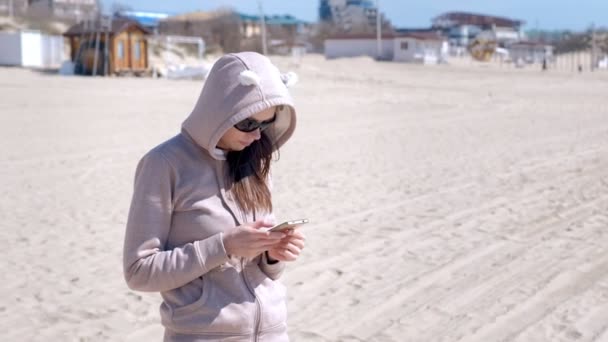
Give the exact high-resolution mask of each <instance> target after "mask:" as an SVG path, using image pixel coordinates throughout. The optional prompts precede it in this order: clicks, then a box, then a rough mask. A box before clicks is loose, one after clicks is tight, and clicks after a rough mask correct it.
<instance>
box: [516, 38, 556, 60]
mask: <svg viewBox="0 0 608 342" xmlns="http://www.w3.org/2000/svg"><path fill="white" fill-rule="evenodd" d="M553 50H554V47H553V46H551V45H547V44H545V43H539V42H528V41H523V42H517V43H513V44H510V45H509V46H508V47H507V51H509V58H510V59H511V60H512V61H514V62H516V63H527V64H534V63H543V61H546V62H547V63H549V62H553V61H554V58H555V56H554V53H553Z"/></svg>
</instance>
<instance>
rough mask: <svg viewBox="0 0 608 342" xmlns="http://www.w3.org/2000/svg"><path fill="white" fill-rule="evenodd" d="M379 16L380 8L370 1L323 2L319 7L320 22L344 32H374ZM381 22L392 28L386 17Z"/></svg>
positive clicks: (340, 0) (335, 0) (325, 0)
mask: <svg viewBox="0 0 608 342" xmlns="http://www.w3.org/2000/svg"><path fill="white" fill-rule="evenodd" d="M378 15H379V13H378V8H377V7H376V6H375V5H374V4H373V2H372V1H369V0H321V2H320V5H319V18H320V20H321V21H324V22H331V23H332V24H333V25H334V26H335V27H336V28H338V29H339V30H340V31H342V32H350V33H369V32H373V31H375V30H376V25H377V22H376V21H377V19H378ZM380 15H381V14H380ZM380 20H381V23H382V25H383V27H385V26H390V24H389V22H388V20H386V18H384V16H382V15H381V17H380Z"/></svg>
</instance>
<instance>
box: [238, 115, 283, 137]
mask: <svg viewBox="0 0 608 342" xmlns="http://www.w3.org/2000/svg"><path fill="white" fill-rule="evenodd" d="M276 120H277V113H274V116H273V117H272V118H271V119H268V120H266V121H261V122H260V121H257V120H255V119H252V118H247V119H245V120H243V121H239V122H238V123H237V124H236V125H234V128H236V129H238V130H239V131H241V132H243V133H249V132H253V131H255V130H256V129H258V128H259V129H260V131H263V130H265V129H266V128H268V126H270V125H272V124H273V123H274V122H275V121H276Z"/></svg>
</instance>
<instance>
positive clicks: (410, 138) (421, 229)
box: [0, 55, 608, 342]
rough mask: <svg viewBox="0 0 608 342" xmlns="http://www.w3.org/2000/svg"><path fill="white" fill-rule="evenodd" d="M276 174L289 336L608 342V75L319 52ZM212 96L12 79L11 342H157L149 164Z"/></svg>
mask: <svg viewBox="0 0 608 342" xmlns="http://www.w3.org/2000/svg"><path fill="white" fill-rule="evenodd" d="M275 61H276V63H277V65H279V66H280V68H281V69H282V70H284V71H287V70H288V69H291V70H294V71H296V72H297V73H298V74H299V76H300V83H299V84H298V85H297V86H296V87H295V88H293V96H294V98H295V100H296V103H297V105H298V115H299V116H298V128H297V130H296V134H295V135H294V137H293V139H292V140H291V141H290V142H289V143H288V144H287V145H286V146H285V147H284V148H283V149H282V150H281V154H280V160H279V161H278V162H276V163H275V165H274V169H273V170H274V171H273V173H274V179H275V186H274V203H275V207H276V216H277V218H278V219H279V220H283V219H295V218H303V217H307V218H309V219H310V221H311V223H310V224H308V225H307V226H305V227H304V228H303V229H305V232H306V234H307V238H308V240H307V242H308V245H307V248H306V249H305V251H304V252H303V255H302V256H301V258H300V260H299V261H297V262H296V263H293V264H291V265H289V267H288V269H287V271H286V274H285V276H284V278H283V280H282V281H283V282H284V283H285V284H286V285H287V288H288V311H289V331H290V337H291V339H292V340H293V341H298V342H301V341H306V342H309V341H310V342H316V341H348V342H351V341H366V342H367V341H395V342H396V341H480V342H486V341H518V342H524V341H551V342H554V341H575V340H576V341H608V320H607V319H606V318H607V317H608V248H607V247H606V246H608V95H607V92H606V91H607V89H608V73H607V72H603V73H602V72H598V73H594V74H591V73H583V74H575V73H566V72H561V73H542V72H541V71H540V69H534V70H532V69H524V70H515V69H509V68H498V67H484V66H481V65H473V64H471V65H458V66H445V65H443V66H427V67H424V66H416V65H407V64H397V63H376V62H374V61H372V60H370V59H367V58H356V59H346V60H331V61H326V60H325V59H324V58H323V57H321V56H314V55H311V56H306V57H305V58H304V59H303V61H302V63H301V65H300V66H297V67H296V66H294V65H290V62H291V60H290V59H288V58H275ZM201 87H202V82H201V81H169V80H162V79H148V78H105V79H104V78H87V77H61V76H56V75H50V74H44V73H40V72H35V71H29V70H22V69H16V68H0V137H1V139H2V140H1V141H2V144H0V156H1V158H0V165H1V167H0V191H1V196H0V211H1V213H2V220H1V221H0V222H1V223H0V238H1V241H2V242H3V248H1V249H0V256H1V259H2V265H3V266H2V270H3V272H2V275H1V276H0V277H1V278H0V289H1V290H2V292H3V293H4V295H3V296H2V297H1V299H0V331H2V332H3V333H2V336H3V337H2V338H1V339H2V340H3V341H152V342H153V341H161V338H162V327H161V326H160V323H159V314H158V306H159V304H160V296H159V295H158V294H155V293H136V292H132V291H130V290H129V289H128V288H127V286H126V284H125V282H124V280H123V276H122V264H121V262H122V259H121V258H122V244H123V236H124V226H125V222H126V217H127V211H128V206H129V201H130V196H131V191H132V185H133V175H134V171H135V166H136V164H137V161H138V160H139V158H140V157H141V156H142V155H143V154H144V153H145V152H146V151H147V150H149V149H150V148H152V147H154V146H155V145H157V144H158V143H160V142H162V141H164V140H165V139H167V138H170V137H172V136H173V135H175V134H176V133H178V132H179V127H180V124H181V122H182V120H183V119H184V118H185V117H186V116H187V115H188V114H189V112H190V110H191V109H192V108H193V106H194V104H195V101H196V99H197V98H198V95H199V92H200V89H201Z"/></svg>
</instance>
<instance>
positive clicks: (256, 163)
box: [226, 132, 273, 215]
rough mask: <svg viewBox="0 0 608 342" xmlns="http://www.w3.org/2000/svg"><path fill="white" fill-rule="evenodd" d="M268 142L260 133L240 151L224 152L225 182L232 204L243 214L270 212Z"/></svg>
mask: <svg viewBox="0 0 608 342" xmlns="http://www.w3.org/2000/svg"><path fill="white" fill-rule="evenodd" d="M272 149H273V146H272V141H271V140H270V138H269V137H268V136H267V135H266V134H265V133H264V132H262V133H261V136H260V139H259V140H257V141H254V142H253V143H252V144H251V145H249V146H247V147H246V148H245V149H243V150H242V151H230V152H228V156H227V158H226V159H227V162H228V178H229V182H230V184H231V188H232V189H231V191H232V193H233V194H234V197H235V198H236V202H237V203H238V205H239V206H240V207H241V209H242V210H244V211H245V212H249V213H253V214H254V215H255V214H256V213H257V212H262V211H266V212H272V195H271V193H270V188H269V187H268V183H267V180H268V174H269V173H270V162H271V161H272Z"/></svg>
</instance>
